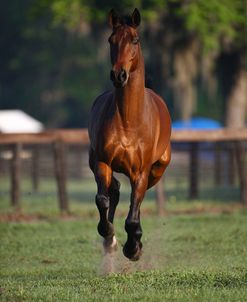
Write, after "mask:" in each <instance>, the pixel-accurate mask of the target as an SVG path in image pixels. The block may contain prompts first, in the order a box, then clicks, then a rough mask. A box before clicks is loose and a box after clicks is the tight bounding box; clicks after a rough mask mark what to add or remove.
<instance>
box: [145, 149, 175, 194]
mask: <svg viewBox="0 0 247 302" xmlns="http://www.w3.org/2000/svg"><path fill="white" fill-rule="evenodd" d="M170 160H171V147H170V144H169V145H168V147H167V148H166V150H165V153H164V154H163V155H162V156H161V158H160V159H159V160H158V161H156V162H155V163H154V164H153V165H152V167H151V171H150V173H149V177H148V189H149V188H151V187H153V186H154V185H156V184H157V182H158V181H159V180H160V179H161V177H162V175H163V173H164V172H165V169H166V168H167V166H168V165H169V163H170Z"/></svg>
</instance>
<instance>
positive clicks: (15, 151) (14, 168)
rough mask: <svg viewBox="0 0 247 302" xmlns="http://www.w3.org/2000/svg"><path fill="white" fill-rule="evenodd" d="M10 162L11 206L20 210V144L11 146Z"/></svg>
mask: <svg viewBox="0 0 247 302" xmlns="http://www.w3.org/2000/svg"><path fill="white" fill-rule="evenodd" d="M11 149H12V161H11V193H10V194H11V205H12V207H14V208H16V209H19V208H20V181H21V149H22V145H21V144H20V143H17V144H14V145H12V148H11Z"/></svg>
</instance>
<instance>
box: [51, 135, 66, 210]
mask: <svg viewBox="0 0 247 302" xmlns="http://www.w3.org/2000/svg"><path fill="white" fill-rule="evenodd" d="M54 164H55V165H54V168H55V176H56V181H57V191H58V202H59V208H60V210H61V212H69V204H68V195H67V186H66V146H65V144H64V143H63V142H62V141H59V140H57V141H55V143H54Z"/></svg>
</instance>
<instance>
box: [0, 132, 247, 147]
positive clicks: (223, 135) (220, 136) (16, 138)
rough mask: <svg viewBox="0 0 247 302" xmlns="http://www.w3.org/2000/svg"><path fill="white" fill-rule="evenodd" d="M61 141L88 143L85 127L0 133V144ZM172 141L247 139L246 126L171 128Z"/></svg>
mask: <svg viewBox="0 0 247 302" xmlns="http://www.w3.org/2000/svg"><path fill="white" fill-rule="evenodd" d="M55 141H62V142H64V143H66V144H84V145H86V144H88V143H89V138H88V131H87V129H73V130H67V129H63V130H51V131H44V132H41V133H15V134H12V133H11V134H4V133H0V145H6V144H17V143H21V144H51V143H54V142H55ZM171 141H172V142H222V141H247V128H239V129H234V130H233V129H218V130H173V131H172V135H171Z"/></svg>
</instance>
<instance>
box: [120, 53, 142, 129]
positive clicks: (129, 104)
mask: <svg viewBox="0 0 247 302" xmlns="http://www.w3.org/2000/svg"><path fill="white" fill-rule="evenodd" d="M144 78H145V75H144V62H143V58H142V56H141V53H140V57H139V62H138V66H137V68H136V69H135V71H133V72H131V73H130V75H129V80H128V83H127V84H126V86H125V87H123V88H116V90H115V101H116V104H117V108H118V113H119V115H120V118H121V121H122V123H123V126H124V127H131V126H135V125H138V124H140V120H141V118H142V112H143V110H144V89H145V86H144V85H145V79H144Z"/></svg>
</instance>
